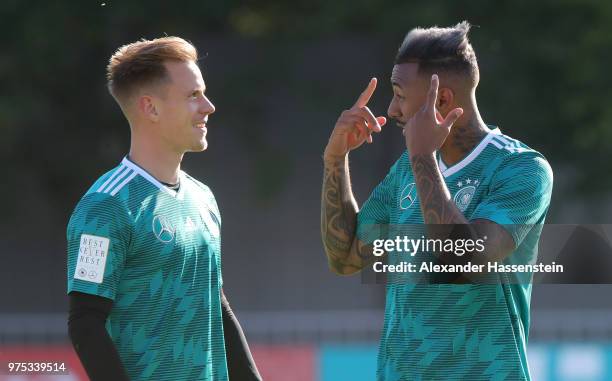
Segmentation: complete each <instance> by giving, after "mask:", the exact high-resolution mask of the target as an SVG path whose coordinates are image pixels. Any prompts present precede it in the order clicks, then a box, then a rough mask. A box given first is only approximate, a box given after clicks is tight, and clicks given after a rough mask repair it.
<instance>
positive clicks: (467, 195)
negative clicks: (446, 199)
mask: <svg viewBox="0 0 612 381" xmlns="http://www.w3.org/2000/svg"><path fill="white" fill-rule="evenodd" d="M475 192H476V187H475V186H473V185H468V186H465V187H463V188H461V189H459V191H458V192H457V193H455V198H454V199H453V201H455V205H457V208H459V210H460V211H462V212H465V210H466V209H467V207H468V205H470V201H472V196H474V193H475Z"/></svg>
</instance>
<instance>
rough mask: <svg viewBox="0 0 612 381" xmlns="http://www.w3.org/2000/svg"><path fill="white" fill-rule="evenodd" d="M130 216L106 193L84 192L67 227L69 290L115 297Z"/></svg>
mask: <svg viewBox="0 0 612 381" xmlns="http://www.w3.org/2000/svg"><path fill="white" fill-rule="evenodd" d="M131 227H132V224H131V223H130V219H129V216H128V213H127V210H126V208H125V207H124V206H123V205H122V204H121V202H120V201H119V200H117V199H116V198H115V197H112V196H110V195H108V194H102V193H92V194H88V195H86V196H84V197H83V198H82V199H81V201H80V202H79V204H78V205H77V207H76V208H75V210H74V212H73V214H72V216H71V218H70V222H69V223H68V228H67V231H66V238H67V241H68V268H67V278H68V293H70V292H71V291H79V292H83V293H87V294H92V295H98V296H102V297H105V298H109V299H112V300H114V299H115V296H116V294H117V290H118V287H119V283H120V281H121V276H122V272H123V269H124V265H125V261H126V256H127V251H128V248H129V245H130V240H131Z"/></svg>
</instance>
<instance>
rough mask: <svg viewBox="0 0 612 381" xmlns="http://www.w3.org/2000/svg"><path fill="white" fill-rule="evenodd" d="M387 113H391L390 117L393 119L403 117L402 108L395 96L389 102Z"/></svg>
mask: <svg viewBox="0 0 612 381" xmlns="http://www.w3.org/2000/svg"><path fill="white" fill-rule="evenodd" d="M387 115H389V118H391V119H399V118H401V117H402V111H401V110H400V108H399V105H398V104H397V100H396V99H395V97H393V99H391V103H389V108H388V109H387Z"/></svg>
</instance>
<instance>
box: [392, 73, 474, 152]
mask: <svg viewBox="0 0 612 381" xmlns="http://www.w3.org/2000/svg"><path fill="white" fill-rule="evenodd" d="M438 85H439V79H438V76H437V75H436V74H434V75H432V76H431V84H430V86H429V92H428V93H427V100H426V101H425V104H424V105H423V107H421V109H420V110H419V111H417V113H416V114H414V116H412V118H410V119H409V120H408V122H407V123H406V124H405V126H404V131H403V134H404V137H405V139H406V147H407V148H408V152H409V153H410V156H415V155H422V154H425V155H431V154H433V153H434V152H435V151H437V150H439V149H440V147H442V145H443V144H444V141H445V140H446V138H447V137H448V135H449V134H450V130H451V128H452V127H453V124H454V123H455V122H456V121H457V119H459V117H460V116H461V115H462V114H463V109H461V108H456V109H454V110H452V111H450V112H449V113H448V114H447V115H446V118H443V117H442V115H441V114H440V112H439V111H438V110H436V99H437V97H438Z"/></svg>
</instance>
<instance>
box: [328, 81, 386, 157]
mask: <svg viewBox="0 0 612 381" xmlns="http://www.w3.org/2000/svg"><path fill="white" fill-rule="evenodd" d="M374 90H376V78H372V79H371V80H370V83H369V84H368V87H366V89H365V90H364V91H363V93H361V95H360V96H359V98H358V99H357V102H355V104H354V105H353V107H351V108H350V109H348V110H344V111H343V112H342V114H340V118H338V121H337V122H336V125H335V126H334V130H333V131H332V134H331V137H330V138H329V142H328V143H327V147H326V148H325V158H326V159H328V158H330V159H331V158H336V159H339V158H344V157H345V156H346V154H348V153H349V152H350V151H352V150H354V149H355V148H358V147H359V146H361V145H362V144H363V143H364V142H366V141H367V142H368V143H372V132H380V131H381V129H382V126H384V125H385V123H387V119H386V118H385V117H384V116H379V117H375V116H374V114H372V111H370V109H369V108H368V106H367V104H368V101H369V100H370V98H371V97H372V94H374Z"/></svg>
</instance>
